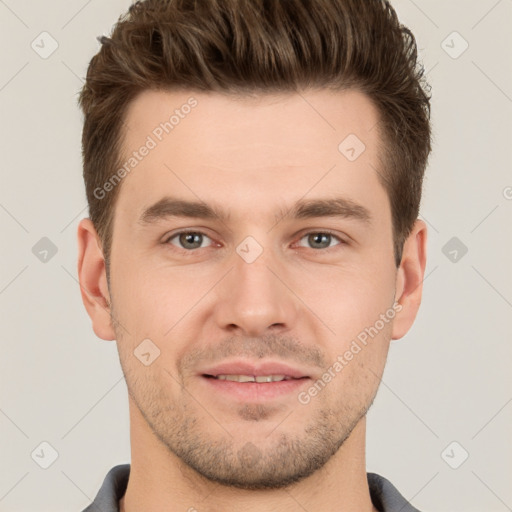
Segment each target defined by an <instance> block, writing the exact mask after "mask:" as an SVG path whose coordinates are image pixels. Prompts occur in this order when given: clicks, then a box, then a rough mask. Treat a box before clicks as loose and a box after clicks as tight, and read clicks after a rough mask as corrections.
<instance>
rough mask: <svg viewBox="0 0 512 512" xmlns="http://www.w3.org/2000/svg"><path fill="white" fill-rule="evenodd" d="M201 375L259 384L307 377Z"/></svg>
mask: <svg viewBox="0 0 512 512" xmlns="http://www.w3.org/2000/svg"><path fill="white" fill-rule="evenodd" d="M203 377H206V378H209V379H217V380H228V381H230V382H257V383H259V384H262V383H268V382H282V381H283V380H300V379H308V378H309V377H299V378H296V377H290V376H289V375H229V374H228V375H226V374H224V375H222V374H221V375H207V374H203Z"/></svg>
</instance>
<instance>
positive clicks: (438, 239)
mask: <svg viewBox="0 0 512 512" xmlns="http://www.w3.org/2000/svg"><path fill="white" fill-rule="evenodd" d="M205 1H206V0H205ZM129 4H130V2H129V1H128V0H109V1H108V2H104V1H103V2H101V1H100V0H88V1H84V0H67V1H64V0H51V1H47V2H34V1H31V2H29V1H26V0H0V45H1V67H0V109H1V133H0V141H1V142H0V144H1V146H0V147H1V152H0V155H1V164H0V165H1V172H2V180H1V188H0V225H1V228H2V249H1V254H2V265H1V267H0V314H1V318H2V323H1V325H2V350H1V357H0V375H1V388H0V432H1V436H0V450H1V451H0V461H1V470H0V511H13V512H14V511H52V512H59V511H69V510H82V509H83V508H84V507H85V506H86V505H88V504H89V503H90V501H91V499H92V498H93V497H94V496H95V494H96V492H97V490H98V488H99V486H100V484H101V482H102V481H103V478H104V476H105V474H106V472H107V471H108V470H109V469H110V468H111V467H112V466H114V465H116V464H119V463H124V462H129V458H130V453H129V425H128V407H127V393H126V386H125V383H124V380H123V378H122V372H121V368H120V365H119V362H118V358H117V351H116V347H115V343H114V342H105V341H101V340H99V339H97V338H96V337H95V335H94V333H93V332H92V329H91V327H90V322H89V318H88V317H87V315H86V313H85V310H84V308H83V306H82V303H81V299H80V293H79V288H78V284H77V280H76V227H77V224H78V222H79V220H80V219H81V218H82V217H84V216H86V215H87V210H86V201H85V193H84V188H83V183H82V177H81V157H80V137H81V123H82V118H81V114H80V112H79V111H78V108H77V106H76V99H77V93H78V91H79V89H80V87H81V85H82V82H83V77H84V76H85V72H86V67H87V64H88V62H89V60H90V59H91V57H92V56H93V55H94V54H95V53H96V51H97V49H98V43H97V41H96V36H99V35H101V34H108V33H109V32H110V29H111V27H112V25H113V23H114V22H115V21H116V20H117V18H118V16H119V15H120V14H121V13H122V12H124V11H125V10H126V8H127V7H128V5H129ZM393 4H394V5H395V7H396V9H397V12H398V14H399V17H400V19H401V21H402V22H403V23H405V24H406V25H408V26H409V27H410V28H411V29H412V30H413V32H414V33H415V35H416V37H417V41H418V46H419V49H420V54H421V58H422V60H423V62H424V64H425V68H426V70H427V74H428V79H429V81H430V83H431V85H432V93H433V100H432V108H433V116H432V121H433V129H434V152H433V154H432V157H431V160H430V165H429V169H428V171H427V177H426V181H425V189H424V197H423V203H422V208H421V216H422V218H423V219H424V220H425V221H426V222H427V224H428V226H429V239H428V250H429V253H428V263H427V270H426V278H425V283H424V295H423V304H422V306H421V309H420V312H419V315H418V318H417V320H416V323H415V324H414V326H413V328H412V329H411V330H410V332H409V333H408V334H407V335H406V336H405V337H404V338H403V339H402V340H398V341H393V342H392V346H391V350H390V354H389V359H388V363H387V367H386V370H385V373H384V376H383V381H382V384H381V387H380V390H379V393H378V395H377V399H376V400H375V403H374V405H373V408H372V409H371V410H370V412H369V414H368V443H367V469H368V471H373V472H377V473H379V474H381V475H383V476H385V477H387V478H388V479H390V480H391V481H392V483H393V484H394V485H395V486H396V487H397V488H398V489H399V490H400V492H401V493H402V494H403V495H404V496H405V497H406V498H407V499H409V500H411V502H412V503H413V504H414V505H415V506H416V507H417V508H419V509H420V510H424V511H433V512H459V511H467V512H477V511H478V512H481V511H483V510H485V511H486V512H491V511H495V512H501V511H506V510H512V487H511V486H510V482H511V477H512V439H511V437H510V427H511V424H512V403H511V402H512V380H511V379H510V363H511V355H512V348H511V339H512V336H511V334H512V329H511V322H510V319H511V312H512V309H511V308H512V273H511V271H510V264H511V261H512V242H511V234H512V233H511V229H510V226H511V221H512V173H511V158H510V145H511V142H512V138H511V134H512V121H511V119H512V71H511V67H510V58H511V54H512V51H511V49H512V31H511V30H510V26H511V21H512V1H511V0H499V1H496V0H479V1H467V0H457V1H450V2H446V1H442V0H431V1H427V0H415V1H412V0H396V1H394V2H393ZM41 239H43V240H41ZM55 251H56V252H55ZM465 251H467V252H465ZM41 443H48V444H43V445H41ZM466 457H467V458H466ZM54 459H55V460H54ZM46 465H48V467H47V468H46V469H44V468H43V467H41V466H46Z"/></svg>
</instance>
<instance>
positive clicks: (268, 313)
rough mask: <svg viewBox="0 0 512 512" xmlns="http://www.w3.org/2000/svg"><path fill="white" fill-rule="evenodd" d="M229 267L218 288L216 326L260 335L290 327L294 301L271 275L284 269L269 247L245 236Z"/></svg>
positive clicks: (294, 306)
mask: <svg viewBox="0 0 512 512" xmlns="http://www.w3.org/2000/svg"><path fill="white" fill-rule="evenodd" d="M233 256H234V257H233V268H232V270H231V272H229V274H228V276H227V279H226V280H225V282H224V283H223V289H222V290H219V292H220V295H219V300H218V303H217V307H216V308H215V311H216V320H217V323H218V325H219V327H221V328H224V329H226V328H227V329H230V330H233V329H235V328H238V329H239V330H241V331H243V332H244V334H246V335H247V336H259V335H263V334H264V333H265V332H266V331H267V330H268V329H269V328H271V327H275V326H277V325H279V326H280V327H281V328H282V329H286V328H290V326H291V325H292V324H293V322H294V321H295V315H296V304H295V302H294V300H293V294H291V293H290V291H289V290H287V288H286V286H285V285H284V284H283V282H282V281H281V279H282V280H283V281H285V282H286V277H285V276H281V279H279V278H278V277H277V276H276V275H275V274H276V273H278V274H279V273H282V271H281V270H279V269H282V268H284V267H283V266H282V265H280V264H279V261H278V259H277V255H275V253H274V251H272V249H271V248H270V247H263V246H262V245H260V244H259V242H257V241H256V239H255V238H254V237H251V236H249V237H247V238H246V239H244V240H243V241H242V242H241V243H240V244H239V245H238V246H237V247H236V254H234V255H233Z"/></svg>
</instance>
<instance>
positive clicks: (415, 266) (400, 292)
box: [392, 219, 427, 340]
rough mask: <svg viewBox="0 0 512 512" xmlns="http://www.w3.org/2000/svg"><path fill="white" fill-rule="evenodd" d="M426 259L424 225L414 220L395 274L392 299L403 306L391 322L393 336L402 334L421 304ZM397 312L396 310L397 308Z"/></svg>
mask: <svg viewBox="0 0 512 512" xmlns="http://www.w3.org/2000/svg"><path fill="white" fill-rule="evenodd" d="M426 261H427V225H426V224H425V222H423V221H422V220H419V219H417V220H416V222H415V223H414V226H413V229H412V231H411V234H410V235H409V236H408V238H407V240H406V241H405V243H404V248H403V252H402V261H401V262H400V267H399V269H398V272H397V276H396V295H395V297H396V298H395V300H396V301H397V302H398V303H399V304H400V305H401V306H402V309H400V310H399V312H398V313H397V315H396V316H395V320H394V322H393V335H392V339H394V340H397V339H400V338H401V337H402V336H404V335H405V334H406V333H407V331H408V330H409V329H410V328H411V326H412V324H413V322H414V319H415V318H416V314H417V313H418V309H419V307H420V304H421V294H422V291H423V279H424V274H425V265H426ZM397 311H398V310H397Z"/></svg>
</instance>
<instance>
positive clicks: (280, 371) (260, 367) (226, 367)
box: [200, 361, 309, 379]
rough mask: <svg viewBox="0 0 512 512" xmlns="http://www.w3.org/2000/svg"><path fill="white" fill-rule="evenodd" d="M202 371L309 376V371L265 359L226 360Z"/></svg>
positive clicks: (297, 377) (209, 372)
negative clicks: (256, 361) (258, 360)
mask: <svg viewBox="0 0 512 512" xmlns="http://www.w3.org/2000/svg"><path fill="white" fill-rule="evenodd" d="M200 373H201V375H211V376H213V377H216V376H218V375H253V376H255V377H258V376H264V375H284V376H285V377H293V378H295V379H300V378H302V377H309V375H308V374H307V372H305V371H303V370H301V369H299V368H296V367H292V366H289V365H287V364H284V363H280V362H277V361H263V362H259V363H251V362H248V361H232V362H225V363H220V364H218V365H215V366H212V367H209V368H206V369H205V370H204V371H201V372H200Z"/></svg>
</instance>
